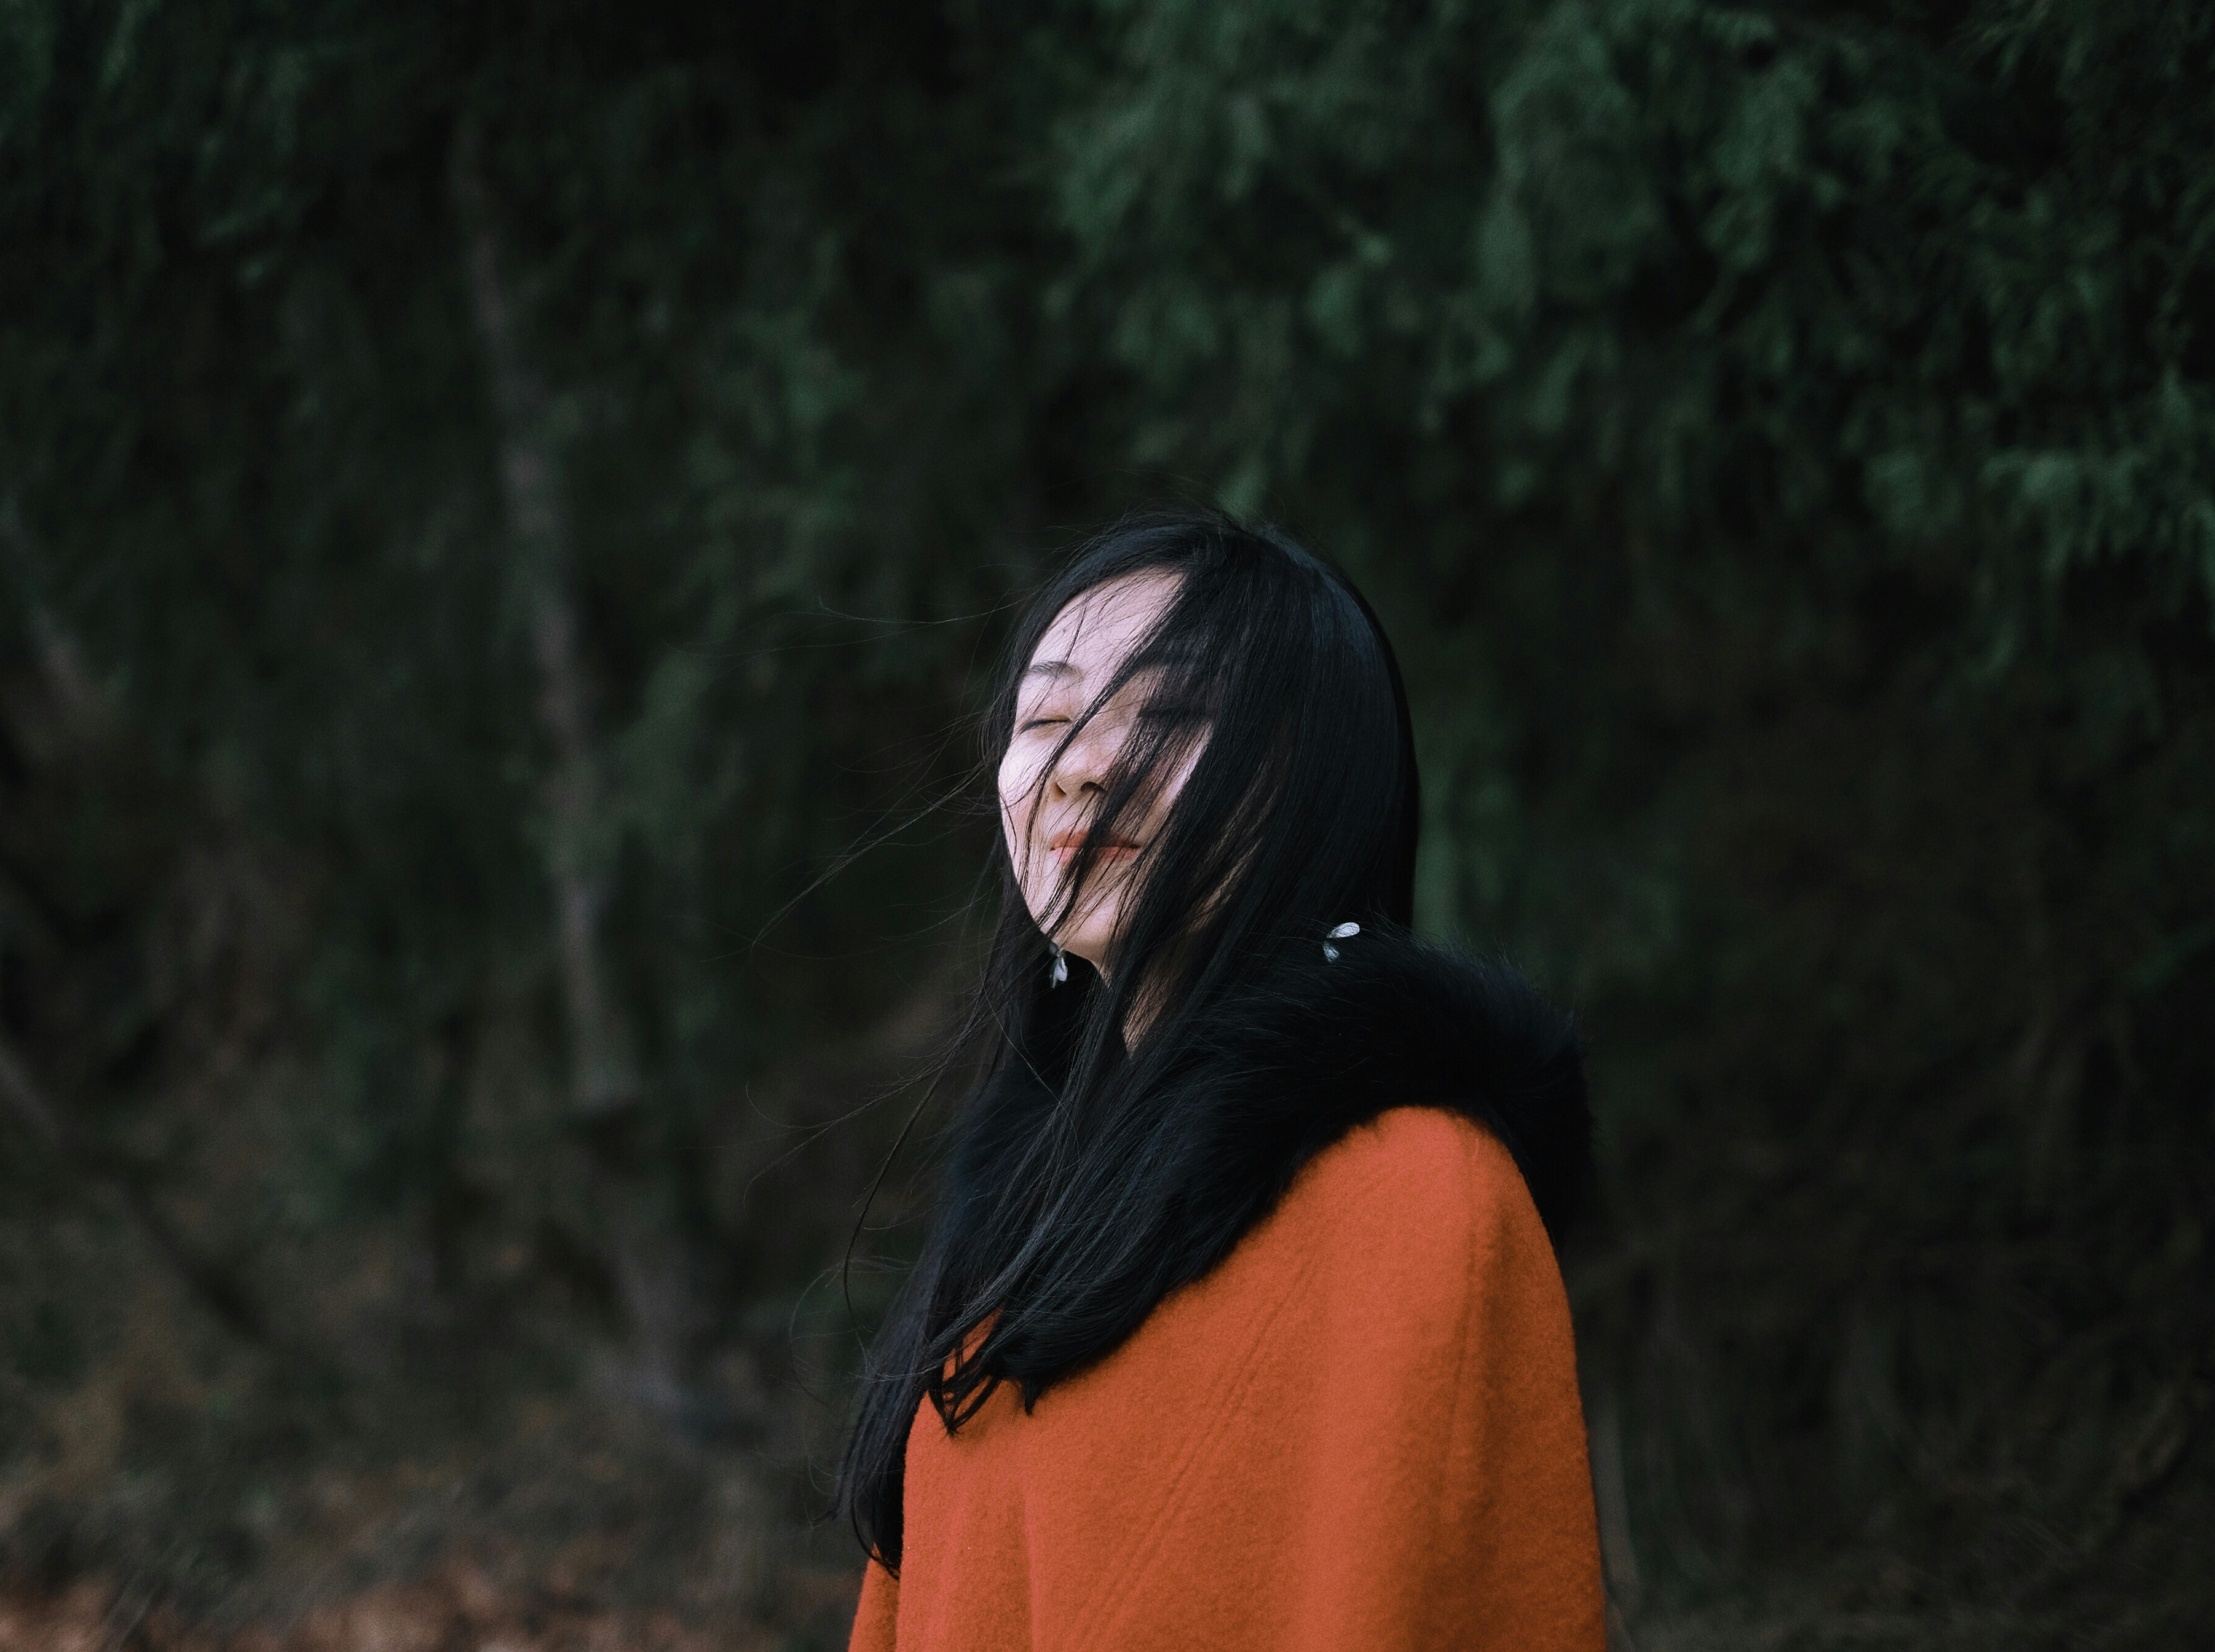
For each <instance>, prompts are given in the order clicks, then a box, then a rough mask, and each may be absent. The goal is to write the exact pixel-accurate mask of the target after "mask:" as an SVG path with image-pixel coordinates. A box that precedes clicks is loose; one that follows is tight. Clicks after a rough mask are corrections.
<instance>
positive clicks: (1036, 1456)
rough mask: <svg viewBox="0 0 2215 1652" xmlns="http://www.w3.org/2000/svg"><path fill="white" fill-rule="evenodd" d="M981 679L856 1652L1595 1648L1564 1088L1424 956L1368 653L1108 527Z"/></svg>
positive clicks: (1403, 750)
mask: <svg viewBox="0 0 2215 1652" xmlns="http://www.w3.org/2000/svg"><path fill="white" fill-rule="evenodd" d="M1011 658H1012V662H1013V665H1012V669H1011V670H1010V671H1009V676H1008V680H1007V681H1006V682H1005V683H1004V684H1003V687H1002V688H1001V691H1000V694H999V695H998V698H997V702H996V704H995V706H994V707H993V709H992V711H991V718H990V723H989V725H988V729H987V733H988V736H989V738H990V740H991V744H992V746H993V748H994V749H995V750H996V752H997V756H998V758H999V769H998V790H999V805H1000V815H1001V823H1002V826H1003V833H1004V837H1005V842H1006V847H1007V857H1006V860H1005V862H1004V868H1005V873H1006V879H1005V881H1006V888H1005V891H1004V894H1005V903H1004V911H1003V916H1002V920H1001V922H1000V925H999V927H998V930H997V934H996V936H995V938H994V940H993V944H992V947H991V955H990V961H989V963H988V965H987V969H986V975H985V982H984V984H983V988H982V990H981V994H980V998H979V1006H978V1011H977V1013H976V1015H975V1017H974V1018H973V1026H972V1037H973V1040H974V1041H975V1043H974V1045H973V1048H974V1050H975V1053H976V1054H977V1055H979V1056H980V1057H981V1058H982V1065H983V1068H984V1069H985V1074H986V1076H985V1079H984V1080H983V1081H982V1082H981V1083H980V1085H979V1087H978V1088H977V1090H976V1091H975V1092H973V1094H972V1095H971V1097H970V1098H969V1099H968V1101H967V1102H966V1104H965V1106H964V1109H963V1111H962V1112H961V1114H960V1117H959V1120H958V1122H957V1124H956V1127H955V1129H954V1140H953V1144H952V1150H951V1153H950V1154H949V1158H948V1165H947V1167H946V1173H945V1180H944V1184H943V1186H942V1191H941V1199H940V1206H939V1208H938V1211H937V1214H936V1221H935V1224H934V1226H933V1228H932V1232H931V1236H930V1239H929V1241H928V1243H927V1245H926V1246H925V1248H924V1251H923V1257H922V1258H921V1261H920V1262H919V1263H918V1265H917V1269H916V1271H915V1272H914V1274H913V1275H912V1276H911V1278H910V1279H909V1281H908V1282H907V1285H906V1288H905V1291H904V1293H903V1294H902V1297H901V1299H900V1300H899V1303H898V1305H897V1306H895V1309H894V1311H893V1314H892V1316H891V1317H890V1319H888V1320H887V1324H886V1325H885V1328H884V1330H883V1331H882V1332H881V1334H880V1337H879V1339H878V1341H877V1343H876V1345H875V1347H874V1349H873V1350H872V1358H871V1361H870V1366H869V1370H868V1379H867V1381H866V1383H865V1386H864V1391H863V1401H862V1412H861V1416H860V1420H859V1423H858V1424H857V1427H856V1432H855V1435H854V1438H853V1441H852V1444H851V1446H850V1448H849V1451H848V1454H847V1459H846V1463H845V1467H844V1476H843V1484H842V1493H843V1500H844V1504H845V1507H846V1509H847V1511H848V1513H849V1514H850V1517H851V1518H852V1520H853V1521H854V1523H855V1527H856V1531H857V1532H858V1533H860V1535H861V1537H862V1542H863V1544H864V1545H865V1547H866V1548H867V1549H868V1553H869V1556H870V1559H869V1561H868V1565H867V1567H866V1574H865V1581H864V1583H863V1588H862V1602H861V1606H860V1610H859V1612H858V1614H857V1616H856V1622H855V1625H854V1635H853V1645H854V1647H855V1648H856V1649H872V1652H874V1649H898V1652H923V1649H931V1652H936V1649H949V1652H950V1649H956V1648H958V1649H961V1652H997V1649H1002V1648H1007V1649H1014V1648H1071V1649H1076V1648H1089V1649H1102V1652H1105V1649H1122V1648H1131V1649H1137V1648H1146V1649H1150V1652H1159V1649H1164V1648H1178V1647H1192V1648H1209V1649H1248V1648H1251V1649H1256V1652H1258V1649H1263V1648H1271V1649H1274V1648H1316V1649H1322V1648H1364V1649H1395V1648H1415V1647H1447V1646H1466V1647H1485V1648H1492V1647H1497V1648H1503V1649H1505V1648H1516V1649H1544V1648H1554V1647H1563V1648H1568V1647H1574V1648H1582V1649H1590V1648H1597V1647H1598V1646H1600V1645H1601V1644H1602V1643H1603V1641H1604V1636H1603V1631H1602V1627H1601V1593H1600V1583H1599V1563H1598V1543H1597V1539H1596V1536H1595V1532H1594V1524H1593V1517H1592V1496H1591V1488H1590V1482H1589V1480H1588V1478H1586V1462H1585V1443H1584V1427H1583V1419H1582V1415H1581V1412H1580V1407H1579V1401H1578V1397H1577V1388H1576V1374H1575V1361H1574V1345H1573V1342H1572V1337H1571V1331H1570V1325H1569V1315H1568V1303H1567V1300H1566V1298H1565V1296H1564V1294H1563V1291H1562V1282H1561V1276H1560V1274H1559V1272H1558V1270H1557V1269H1556V1267H1555V1261H1554V1255H1553V1251H1552V1247H1551V1245H1550V1243H1549V1238H1548V1234H1549V1230H1553V1231H1558V1228H1559V1225H1560V1224H1561V1222H1562V1221H1564V1220H1565V1219H1566V1217H1567V1215H1568V1211H1569V1208H1570V1206H1571V1205H1572V1203H1573V1202H1574V1199H1575V1196H1576V1195H1577V1193H1578V1191H1579V1190H1580V1187H1581V1185H1582V1184H1583V1182H1584V1180H1585V1178H1586V1175H1587V1173H1588V1138H1589V1134H1590V1124H1589V1117H1588V1114H1587V1111H1586V1104H1585V1096H1584V1084H1583V1078H1582V1072H1581V1067H1580V1059H1579V1056H1578V1053H1577V1049H1576V1045H1575V1043H1574V1037H1573V1035H1572V1033H1571V1031H1570V1029H1569V1027H1568V1023H1567V1022H1566V1021H1565V1020H1564V1019H1563V1018H1562V1017H1561V1016H1560V1015H1558V1014H1557V1013H1555V1012H1554V1011H1552V1010H1550V1009H1549V1008H1548V1007H1547V1006H1545V1005H1544V1004H1543V1003H1542V1002H1541V1001H1540V1000H1538V999H1537V996H1536V995H1535V994H1532V993H1531V990H1530V989H1529V988H1527V987H1525V985H1524V984H1523V983H1522V982H1520V981H1519V979H1518V978H1516V977H1515V976H1512V974H1510V973H1509V972H1507V971H1506V970H1502V969H1500V968H1497V967H1494V966H1490V965H1485V964H1474V963H1470V962H1468V961H1466V960H1463V959H1460V958H1455V957H1452V956H1450V955H1448V954H1446V953H1445V952H1442V951H1438V950H1435V949H1433V948H1431V947H1428V946H1425V945H1420V944H1418V943H1416V942H1415V941H1414V940H1412V939H1408V934H1407V929H1408V921H1409V916H1410V908H1411V902H1412V884H1413V876H1414V855H1415V836H1416V828H1417V817H1418V803H1417V785H1416V774H1415V758H1414V743H1413V740H1412V737H1411V734H1410V731H1409V725H1408V710H1407V701H1406V695H1405V693H1404V690H1403V689H1402V685H1401V682H1400V676H1399V670H1398V667H1397V665H1396V663H1395V662H1394V659H1393V657H1392V652H1391V649H1390V646H1389V645H1388V644H1387V643H1386V641H1385V639H1384V633H1382V631H1381V630H1380V629H1379V628H1378V627H1377V621H1376V619H1375V616H1374V615H1372V614H1371V612H1370V610H1369V609H1368V607H1367V605H1366V604H1365V603H1364V602H1363V601H1362V600H1361V598H1360V597H1359V596H1358V595H1357V594H1356V593H1355V591H1354V590H1353V587H1352V586H1351V585H1350V584H1348V583H1347V581H1346V580H1345V579H1344V578H1342V577H1341V576H1340V575H1338V574H1337V573H1335V572H1333V571H1332V570H1330V569H1329V568H1328V567H1326V566H1323V565H1322V563H1320V562H1318V561H1317V560H1316V559H1315V558H1313V557H1311V556H1310V555H1309V554H1307V553H1305V552H1304V551H1302V550H1301V549H1299V548H1298V547H1296V546H1294V545H1292V544H1291V543H1290V542H1288V541H1285V540H1284V539H1282V538H1281V537H1279V536H1277V535H1273V534H1271V533H1267V532H1260V531H1254V530H1249V529H1244V528H1242V527H1241V526H1239V525H1238V524H1236V523H1234V522H1232V521H1230V520H1229V519H1228V518H1225V517H1218V516H1212V515H1178V516H1170V517H1144V518H1134V519H1132V520H1129V521H1126V523H1122V524H1120V526H1118V527H1117V528H1115V529H1112V530H1111V531H1109V532H1108V533H1107V535H1104V536H1103V537H1101V539H1099V540H1097V541H1095V542H1094V543H1093V544H1091V545H1090V546H1089V547H1088V548H1085V549H1084V550H1083V552H1081V553H1080V554H1078V555H1077V557H1076V558H1075V559H1074V560H1072V561H1071V563H1070V565H1069V566H1067V567H1066V568H1065V570H1064V571H1063V572H1061V574H1060V575H1059V577H1058V578H1056V579H1054V580H1053V581H1052V583H1051V584H1048V586H1047V587H1046V590H1044V591H1042V592H1041V593H1040V596H1039V597H1038V599H1037V601H1036V602H1035V603H1034V605H1033V608H1032V609H1031V612H1030V615H1029V617H1028V620H1027V621H1025V623H1024V624H1023V625H1022V627H1020V629H1019V632H1018V634H1017V636H1016V639H1015V646H1014V649H1013V652H1012V656H1011Z"/></svg>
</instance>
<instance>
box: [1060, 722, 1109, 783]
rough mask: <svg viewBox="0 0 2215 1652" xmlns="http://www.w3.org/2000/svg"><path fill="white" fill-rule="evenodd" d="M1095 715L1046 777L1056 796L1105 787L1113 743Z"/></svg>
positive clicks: (1078, 732) (1080, 730) (1079, 731)
mask: <svg viewBox="0 0 2215 1652" xmlns="http://www.w3.org/2000/svg"><path fill="white" fill-rule="evenodd" d="M1104 720H1105V719H1101V718H1098V717H1095V718H1094V719H1092V720H1091V721H1090V722H1089V723H1087V724H1086V725H1084V726H1083V728H1081V729H1079V730H1078V731H1077V733H1076V735H1075V736H1074V737H1072V738H1071V741H1070V743H1069V744H1068V746H1067V747H1066V749H1065V750H1063V752H1062V754H1061V759H1060V761H1059V762H1057V763H1055V764H1054V766H1053V773H1052V774H1050V775H1048V776H1047V784H1048V785H1050V786H1052V788H1053V791H1054V793H1055V795H1056V796H1058V797H1064V798H1081V797H1083V795H1084V793H1086V792H1105V791H1106V790H1107V770H1108V768H1110V766H1111V765H1113V763H1114V761H1115V742H1114V739H1113V738H1112V737H1110V736H1109V734H1108V731H1107V730H1106V729H1105V728H1103V727H1101V724H1102V722H1103V721H1104Z"/></svg>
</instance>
